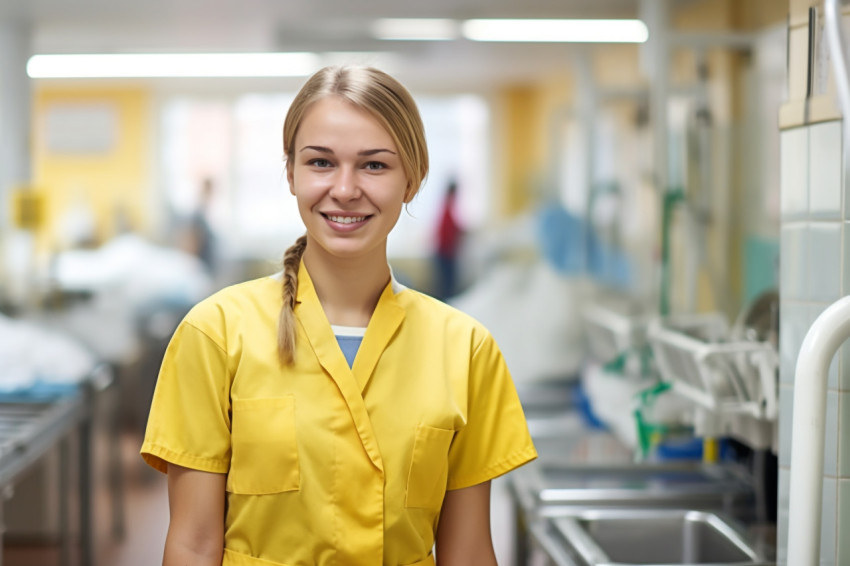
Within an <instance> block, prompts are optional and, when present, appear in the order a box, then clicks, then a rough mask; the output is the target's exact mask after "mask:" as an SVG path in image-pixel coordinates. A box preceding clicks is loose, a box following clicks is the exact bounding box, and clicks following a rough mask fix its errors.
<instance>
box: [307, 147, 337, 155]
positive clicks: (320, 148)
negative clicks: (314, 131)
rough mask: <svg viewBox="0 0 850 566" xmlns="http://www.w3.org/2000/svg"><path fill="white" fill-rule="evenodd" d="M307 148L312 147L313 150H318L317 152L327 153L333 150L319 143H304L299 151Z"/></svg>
mask: <svg viewBox="0 0 850 566" xmlns="http://www.w3.org/2000/svg"><path fill="white" fill-rule="evenodd" d="M308 149H312V150H313V151H318V152H319V153H328V154H333V150H332V149H331V148H329V147H324V146H321V145H305V146H304V147H302V148H301V151H306V150H308Z"/></svg>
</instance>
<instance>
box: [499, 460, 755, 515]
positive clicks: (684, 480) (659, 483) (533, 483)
mask: <svg viewBox="0 0 850 566" xmlns="http://www.w3.org/2000/svg"><path fill="white" fill-rule="evenodd" d="M511 487H512V489H513V490H514V494H515V496H516V499H517V500H518V501H519V502H520V504H521V506H522V507H523V510H524V511H525V512H526V513H534V514H539V515H543V516H552V515H558V514H561V512H562V510H563V508H565V507H566V508H570V507H594V508H599V507H642V508H647V507H649V508H658V507H668V508H670V507H672V508H677V509H711V510H719V509H724V510H727V511H728V512H730V513H732V512H734V511H733V510H734V509H736V508H746V507H747V506H748V505H749V504H750V503H751V501H752V497H753V488H752V486H751V485H750V484H749V482H747V481H746V480H745V479H744V477H743V476H740V475H739V474H737V473H735V472H734V471H733V470H732V469H731V468H727V467H724V466H716V465H708V464H704V463H702V462H660V463H608V464H601V465H597V464H584V465H567V464H564V463H557V462H551V461H549V462H547V461H542V462H536V463H532V464H531V465H529V466H527V467H526V469H524V470H522V469H521V470H518V471H517V473H516V474H514V475H513V476H512V477H511Z"/></svg>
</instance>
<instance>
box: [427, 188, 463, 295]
mask: <svg viewBox="0 0 850 566" xmlns="http://www.w3.org/2000/svg"><path fill="white" fill-rule="evenodd" d="M456 200H457V182H456V181H455V180H451V181H450V182H449V186H448V188H447V189H446V198H445V200H444V201H443V208H442V211H441V212H440V220H439V223H438V224H437V250H436V255H435V261H434V267H435V279H436V281H435V286H434V294H435V296H436V297H437V298H438V299H441V300H446V299H448V298H449V297H451V296H453V295H454V294H455V293H457V291H458V289H457V258H458V252H459V250H460V243H461V238H462V236H463V229H462V228H461V226H460V224H458V222H457V218H456V216H455V210H454V209H455V201H456Z"/></svg>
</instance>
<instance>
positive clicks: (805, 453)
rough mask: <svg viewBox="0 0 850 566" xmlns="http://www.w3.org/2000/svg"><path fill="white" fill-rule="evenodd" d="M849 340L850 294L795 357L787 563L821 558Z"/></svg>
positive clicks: (818, 323) (809, 563)
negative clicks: (827, 438) (841, 362)
mask: <svg viewBox="0 0 850 566" xmlns="http://www.w3.org/2000/svg"><path fill="white" fill-rule="evenodd" d="M827 1H829V0H827ZM847 338H850V297H844V298H842V299H839V300H838V301H836V302H835V303H833V304H832V305H830V306H829V307H828V308H827V309H826V310H825V311H824V312H823V313H821V315H820V316H819V317H817V319H816V320H815V321H814V323H812V326H811V328H809V331H808V332H807V333H806V337H805V339H804V340H803V345H802V346H801V347H800V355H799V356H798V357H797V368H796V371H795V377H794V417H793V418H794V420H793V425H792V426H793V428H792V430H791V486H790V505H789V510H788V517H789V518H788V564H793V565H794V566H816V565H817V563H818V561H819V559H820V525H821V511H822V508H821V502H822V498H823V494H822V492H823V447H824V428H825V423H824V420H825V414H826V389H827V374H828V372H829V365H830V363H831V362H832V358H833V357H835V353H836V352H837V351H838V348H839V346H841V344H842V343H843V342H844V341H845V340H846V339H847Z"/></svg>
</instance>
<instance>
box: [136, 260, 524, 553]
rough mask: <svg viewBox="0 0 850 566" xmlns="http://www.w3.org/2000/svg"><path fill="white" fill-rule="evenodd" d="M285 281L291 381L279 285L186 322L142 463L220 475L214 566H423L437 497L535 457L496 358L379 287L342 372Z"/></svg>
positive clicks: (228, 295) (479, 334) (308, 297)
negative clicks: (283, 349) (219, 538)
mask: <svg viewBox="0 0 850 566" xmlns="http://www.w3.org/2000/svg"><path fill="white" fill-rule="evenodd" d="M298 281H299V285H298V295H297V304H296V306H295V316H296V320H297V334H296V351H295V364H294V366H291V367H286V368H284V367H282V366H281V365H280V364H279V362H278V358H277V343H276V340H277V319H278V314H279V312H280V306H281V282H280V280H279V278H275V277H266V278H263V279H257V280H254V281H249V282H247V283H242V284H239V285H234V286H232V287H228V288H226V289H224V290H222V291H219V292H218V293H216V294H215V295H213V296H212V297H210V298H208V299H206V300H204V301H202V302H201V303H199V304H198V305H197V306H195V307H194V308H193V309H192V311H191V312H189V314H188V315H187V316H186V318H185V319H184V320H183V322H182V323H181V324H180V326H179V327H178V329H177V331H176V332H175V334H174V336H173V338H172V339H171V343H170V344H169V346H168V350H167V351H166V353H165V357H164V359H163V363H162V368H161V370H160V374H159V379H158V381H157V385H156V391H155V393H154V397H153V403H152V406H151V411H150V416H149V419H148V424H147V431H146V433H145V439H144V444H143V445H142V449H141V453H142V456H143V458H144V459H145V461H146V462H147V463H148V464H150V465H151V466H153V467H154V468H156V469H158V470H160V471H163V472H165V471H166V470H167V463H168V462H172V463H174V464H178V465H180V466H184V467H187V468H193V469H198V470H204V471H207V472H216V473H222V474H227V480H226V491H227V493H226V500H227V506H226V509H227V511H226V516H225V517H224V522H225V535H224V545H225V552H224V560H223V564H224V565H225V566H237V565H238V566H270V565H281V566H283V565H286V566H296V565H298V566H301V565H303V566H306V565H321V566H324V565H331V564H339V565H343V566H358V565H363V566H375V565H376V564H384V565H393V566H397V565H403V564H406V565H433V564H434V559H433V557H432V556H431V549H432V547H433V545H434V535H435V531H436V528H437V521H438V519H439V514H440V507H441V505H442V501H443V496H444V494H445V492H446V490H450V489H460V488H464V487H469V486H472V485H476V484H479V483H482V482H485V481H488V480H490V479H493V478H495V477H496V476H499V475H501V474H504V473H506V472H508V471H510V470H512V469H514V468H516V467H518V466H520V465H522V464H524V463H526V462H528V461H530V460H532V459H534V458H535V457H536V455H537V454H536V452H535V449H534V446H533V444H532V441H531V437H530V435H529V433H528V428H527V426H526V422H525V417H524V415H523V411H522V407H521V405H520V403H519V399H518V398H517V394H516V390H515V388H514V385H513V382H512V380H511V377H510V374H509V372H508V368H507V366H506V365H505V362H504V360H503V358H502V355H501V353H500V351H499V349H498V346H497V345H496V343H495V341H494V340H493V338H492V336H491V335H490V333H489V332H488V331H487V330H486V329H485V328H484V327H483V326H481V325H480V324H479V323H478V322H476V321H475V320H473V319H472V318H470V317H469V316H467V315H465V314H463V313H461V312H460V311H458V310H456V309H453V308H451V307H449V306H447V305H445V304H443V303H441V302H439V301H437V300H435V299H433V298H431V297H428V296H426V295H423V294H421V293H418V292H416V291H412V290H410V289H406V288H404V287H401V286H399V285H397V284H395V282H394V281H391V282H390V283H389V284H388V285H387V287H386V288H385V289H384V291H383V293H382V295H381V297H380V299H379V301H378V305H377V307H376V309H375V312H374V314H373V315H372V318H371V320H370V322H369V325H368V327H367V329H366V333H365V336H364V337H363V342H362V344H361V346H360V349H359V351H358V352H357V357H356V358H355V360H354V365H353V367H350V368H349V366H348V363H347V362H346V360H345V357H344V356H343V353H342V351H341V350H340V347H339V345H338V344H337V341H336V339H335V338H334V335H333V331H332V330H331V326H330V324H329V323H328V320H327V318H326V317H325V314H324V311H323V310H322V307H321V304H320V303H319V299H318V297H317V296H316V291H315V288H314V287H313V284H312V281H311V280H310V276H309V274H308V273H307V270H306V268H305V267H304V265H303V263H302V265H301V268H300V272H299V279H298Z"/></svg>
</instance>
